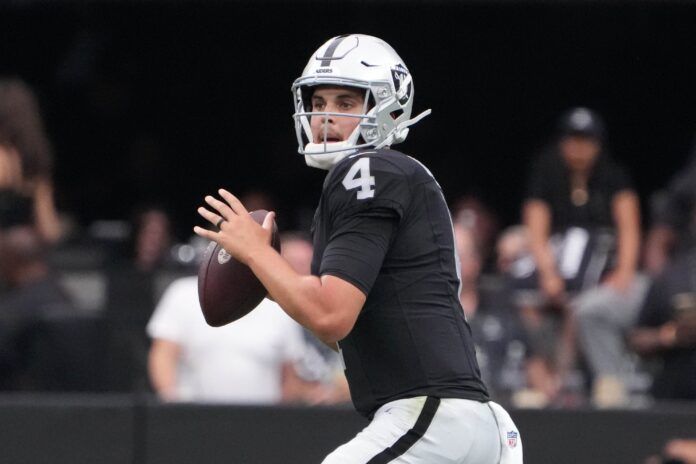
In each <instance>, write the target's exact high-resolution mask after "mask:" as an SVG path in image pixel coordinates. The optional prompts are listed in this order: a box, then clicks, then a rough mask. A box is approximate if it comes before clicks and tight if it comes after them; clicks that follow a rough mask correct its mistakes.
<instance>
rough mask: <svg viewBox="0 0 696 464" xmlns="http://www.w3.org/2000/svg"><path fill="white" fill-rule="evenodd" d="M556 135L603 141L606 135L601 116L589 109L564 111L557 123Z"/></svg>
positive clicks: (581, 108) (580, 108)
mask: <svg viewBox="0 0 696 464" xmlns="http://www.w3.org/2000/svg"><path fill="white" fill-rule="evenodd" d="M558 134H559V135H560V136H561V137H564V136H568V135H584V136H587V137H593V138H596V139H597V140H599V141H603V140H604V137H605V135H606V133H605V128H604V121H603V120H602V118H601V116H599V115H598V114H597V113H595V112H594V111H592V110H591V109H589V108H583V107H577V108H572V109H570V110H568V111H566V112H565V113H564V114H563V116H561V119H560V120H559V122H558Z"/></svg>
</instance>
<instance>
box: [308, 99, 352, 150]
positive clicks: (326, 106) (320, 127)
mask: <svg viewBox="0 0 696 464" xmlns="http://www.w3.org/2000/svg"><path fill="white" fill-rule="evenodd" d="M364 93H365V92H364V91H363V90H360V89H355V88H352V87H330V86H321V87H317V89H316V90H315V91H314V94H313V95H312V111H323V112H327V113H349V114H363V111H364V102H365V97H364ZM359 123H360V118H353V117H350V116H312V118H311V121H310V126H311V128H312V137H313V138H314V140H313V142H314V143H324V131H326V141H327V142H328V143H335V142H342V141H344V140H347V139H348V137H350V134H351V133H353V130H354V129H355V128H356V127H357V126H358V124H359Z"/></svg>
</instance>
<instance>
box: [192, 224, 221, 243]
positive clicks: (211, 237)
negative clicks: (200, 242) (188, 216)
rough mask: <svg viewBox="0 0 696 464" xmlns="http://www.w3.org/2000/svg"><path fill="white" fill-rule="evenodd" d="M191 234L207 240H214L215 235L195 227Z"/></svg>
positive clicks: (210, 231)
mask: <svg viewBox="0 0 696 464" xmlns="http://www.w3.org/2000/svg"><path fill="white" fill-rule="evenodd" d="M193 232H194V233H195V234H196V235H198V236H199V237H203V238H207V239H208V240H213V241H214V240H215V238H216V235H217V234H216V233H215V232H213V231H212V230H208V229H204V228H203V227H199V226H195V227H194V228H193Z"/></svg>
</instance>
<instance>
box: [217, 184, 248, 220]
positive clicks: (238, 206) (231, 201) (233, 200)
mask: <svg viewBox="0 0 696 464" xmlns="http://www.w3.org/2000/svg"><path fill="white" fill-rule="evenodd" d="M218 193H219V194H220V196H221V197H222V198H224V199H225V201H226V202H227V204H228V205H230V207H231V208H232V209H233V210H234V212H235V213H237V214H239V215H242V214H248V213H249V211H247V209H246V208H245V207H244V205H243V204H242V202H241V201H239V198H237V197H235V196H234V195H232V194H231V193H230V192H228V191H227V190H225V189H223V188H221V189H220V190H218Z"/></svg>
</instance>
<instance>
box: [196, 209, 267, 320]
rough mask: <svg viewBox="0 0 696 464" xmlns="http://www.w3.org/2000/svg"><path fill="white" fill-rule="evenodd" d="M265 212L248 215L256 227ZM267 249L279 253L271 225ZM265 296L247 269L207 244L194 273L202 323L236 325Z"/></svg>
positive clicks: (216, 246)
mask: <svg viewBox="0 0 696 464" xmlns="http://www.w3.org/2000/svg"><path fill="white" fill-rule="evenodd" d="M267 213H268V211H265V210H257V211H252V212H250V213H249V214H250V215H251V217H252V218H253V219H254V220H255V221H256V222H258V223H259V224H262V223H263V219H264V218H265V217H266V214H267ZM271 245H272V246H273V248H275V249H276V250H277V251H278V252H280V237H279V236H278V227H277V225H276V224H275V223H273V235H272V236H271ZM267 294H268V292H267V291H266V288H265V287H264V286H263V284H262V283H261V282H260V281H259V279H257V278H256V276H255V275H254V273H253V272H251V269H249V267H248V266H247V265H245V264H242V263H240V262H239V261H237V260H236V259H234V258H233V257H232V256H230V254H229V253H227V252H226V251H225V250H224V249H223V248H222V247H221V246H220V245H218V244H217V243H215V242H211V243H210V245H208V248H207V249H206V251H205V254H204V255H203V261H201V266H200V268H199V269H198V299H199V300H200V303H201V309H202V310H203V316H204V317H205V320H206V322H207V323H208V324H209V325H211V326H213V327H220V326H222V325H225V324H229V323H230V322H232V321H236V320H237V319H239V318H240V317H242V316H244V315H246V314H248V313H249V311H251V310H252V309H254V308H255V307H256V306H258V305H259V303H261V301H262V300H263V299H264V298H265V297H266V295H267Z"/></svg>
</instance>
